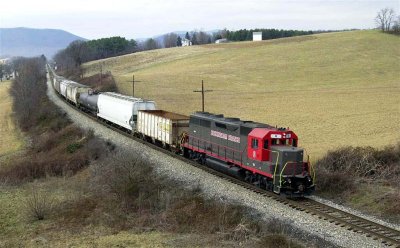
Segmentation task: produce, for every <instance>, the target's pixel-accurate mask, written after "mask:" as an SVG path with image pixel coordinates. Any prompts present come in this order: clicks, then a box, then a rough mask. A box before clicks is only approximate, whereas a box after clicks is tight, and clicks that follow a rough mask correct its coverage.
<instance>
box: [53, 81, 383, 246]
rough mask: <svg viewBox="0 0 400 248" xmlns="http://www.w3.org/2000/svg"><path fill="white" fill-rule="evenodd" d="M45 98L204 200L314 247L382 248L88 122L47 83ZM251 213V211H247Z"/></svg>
mask: <svg viewBox="0 0 400 248" xmlns="http://www.w3.org/2000/svg"><path fill="white" fill-rule="evenodd" d="M47 86H48V90H47V94H48V97H49V98H50V99H51V100H52V101H53V102H54V103H55V104H56V105H57V106H58V107H60V108H61V109H62V110H63V111H65V112H66V113H67V115H68V117H69V118H70V119H71V120H72V121H73V122H74V123H76V125H78V126H79V127H81V128H84V129H93V131H94V133H95V135H97V136H99V137H101V138H103V139H106V140H110V141H111V142H112V143H114V144H115V145H116V147H117V148H118V147H120V148H124V149H130V150H133V151H136V152H138V153H140V154H142V156H144V157H146V158H148V159H149V160H150V162H152V164H155V165H156V166H155V170H156V172H157V173H159V174H161V175H163V176H166V177H169V178H171V179H173V180H177V181H180V182H182V183H183V184H184V185H186V186H188V187H193V186H196V187H200V188H201V189H202V191H203V192H204V194H205V195H206V196H208V197H214V198H217V199H220V200H222V201H229V202H234V203H238V204H241V205H244V206H246V207H249V208H250V209H252V210H253V211H254V210H255V211H256V215H257V216H259V217H260V218H263V219H265V220H267V219H271V218H275V219H279V220H282V221H284V222H285V223H288V224H290V225H291V226H292V228H291V230H290V231H291V232H293V233H294V235H298V236H299V237H301V238H300V239H302V240H304V241H307V244H309V245H311V246H316V247H335V246H338V247H385V246H384V245H383V244H381V243H380V242H378V241H375V240H373V239H372V238H368V237H366V236H365V235H362V234H358V233H355V232H352V231H348V230H346V229H345V228H340V227H338V226H336V225H335V224H332V223H329V222H328V221H323V220H320V219H319V218H318V217H315V216H312V215H308V214H305V213H303V212H301V211H297V210H294V209H292V208H290V207H288V206H286V205H284V204H281V203H279V202H276V201H274V200H272V199H269V198H263V197H260V195H258V194H256V193H253V192H250V191H248V190H246V189H244V188H242V187H240V186H237V185H235V184H232V183H230V182H227V181H225V180H223V179H220V178H218V177H216V176H213V175H210V174H208V173H206V172H204V171H202V170H200V169H198V168H195V167H192V166H190V165H188V164H186V163H184V162H182V161H180V160H177V159H174V158H172V157H169V156H166V155H165V154H163V153H160V152H158V151H156V150H153V149H151V148H149V147H147V146H145V145H143V144H141V143H138V142H136V141H134V140H132V139H129V138H128V137H125V136H123V135H120V134H118V133H116V132H114V131H112V130H111V129H109V128H107V127H105V126H103V125H101V124H99V123H97V122H95V121H93V120H91V119H90V118H88V117H86V116H85V115H83V114H81V113H79V112H78V111H76V110H75V109H73V108H72V107H71V106H69V105H68V104H66V103H65V102H63V101H62V100H60V99H59V98H58V96H57V95H56V94H55V92H54V90H53V88H52V86H51V83H50V82H49V81H48V82H47ZM250 211H251V210H250Z"/></svg>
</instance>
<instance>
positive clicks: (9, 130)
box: [0, 81, 24, 166]
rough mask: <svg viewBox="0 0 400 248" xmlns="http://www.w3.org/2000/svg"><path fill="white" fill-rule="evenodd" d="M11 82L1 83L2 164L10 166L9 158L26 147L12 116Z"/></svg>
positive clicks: (0, 136)
mask: <svg viewBox="0 0 400 248" xmlns="http://www.w3.org/2000/svg"><path fill="white" fill-rule="evenodd" d="M10 84H11V81H3V82H1V83H0V164H2V166H5V165H6V164H8V162H9V161H8V160H9V158H10V157H11V156H12V155H13V154H15V153H16V152H19V151H20V150H21V149H22V148H23V146H24V139H23V136H22V134H21V132H20V131H19V129H18V128H17V127H16V126H15V123H14V120H13V116H12V100H11V98H10V97H9V95H8V91H9V89H10Z"/></svg>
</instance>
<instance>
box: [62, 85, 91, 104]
mask: <svg viewBox="0 0 400 248" xmlns="http://www.w3.org/2000/svg"><path fill="white" fill-rule="evenodd" d="M89 90H91V89H90V87H89V86H86V85H83V84H80V83H76V82H73V81H69V83H68V84H67V94H66V95H67V100H68V101H70V102H71V103H73V104H74V105H77V104H78V98H79V94H81V93H87V92H89Z"/></svg>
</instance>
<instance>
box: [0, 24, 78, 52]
mask: <svg viewBox="0 0 400 248" xmlns="http://www.w3.org/2000/svg"><path fill="white" fill-rule="evenodd" d="M74 40H85V39H84V38H82V37H79V36H76V35H73V34H71V33H68V32H66V31H63V30H58V29H32V28H0V44H1V45H0V57H11V56H24V57H33V56H38V55H42V54H44V55H45V56H46V57H48V58H51V57H52V56H53V55H54V54H55V53H56V52H57V51H58V50H60V49H63V48H65V47H67V46H68V44H69V43H71V42H72V41H74Z"/></svg>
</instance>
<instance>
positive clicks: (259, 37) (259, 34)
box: [253, 32, 262, 41]
mask: <svg viewBox="0 0 400 248" xmlns="http://www.w3.org/2000/svg"><path fill="white" fill-rule="evenodd" d="M260 40H262V32H253V41H260Z"/></svg>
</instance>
